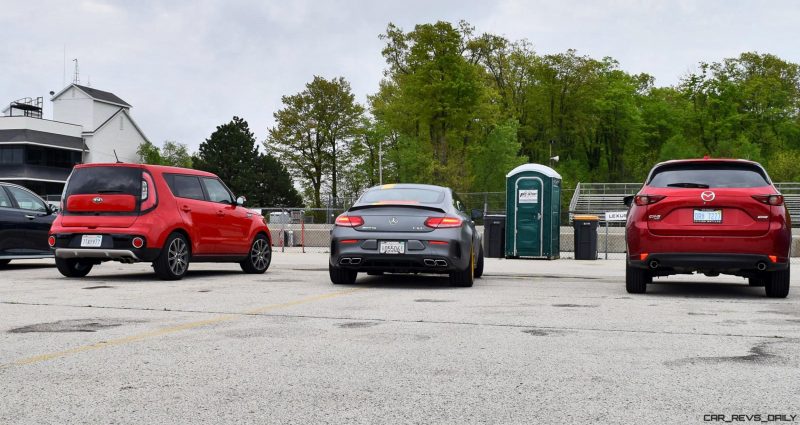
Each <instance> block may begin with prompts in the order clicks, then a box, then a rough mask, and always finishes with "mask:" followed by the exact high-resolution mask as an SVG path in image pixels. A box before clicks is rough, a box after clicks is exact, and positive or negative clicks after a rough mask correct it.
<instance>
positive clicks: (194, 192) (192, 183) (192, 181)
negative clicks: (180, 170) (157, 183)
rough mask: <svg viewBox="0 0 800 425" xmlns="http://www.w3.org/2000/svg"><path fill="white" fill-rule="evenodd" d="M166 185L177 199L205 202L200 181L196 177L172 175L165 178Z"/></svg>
mask: <svg viewBox="0 0 800 425" xmlns="http://www.w3.org/2000/svg"><path fill="white" fill-rule="evenodd" d="M167 185H168V186H169V189H170V190H171V191H172V193H173V194H174V195H175V196H177V197H178V198H186V199H195V200H198V201H203V200H205V196H204V195H203V188H202V186H200V179H199V178H198V177H196V176H182V175H180V174H172V175H169V176H167Z"/></svg>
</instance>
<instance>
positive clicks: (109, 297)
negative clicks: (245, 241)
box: [0, 253, 800, 424]
mask: <svg viewBox="0 0 800 425" xmlns="http://www.w3.org/2000/svg"><path fill="white" fill-rule="evenodd" d="M623 274H624V268H623V262H622V261H621V260H607V261H588V262H581V261H574V260H559V261H551V262H546V261H521V260H516V261H515V260H487V263H486V274H485V276H484V278H483V279H480V280H478V281H477V283H476V285H475V286H474V287H472V288H451V287H449V286H448V285H447V278H446V277H419V276H417V277H412V276H377V277H366V276H364V277H359V280H358V282H357V284H356V285H353V286H344V287H338V286H334V285H331V284H330V282H329V280H328V272H327V256H326V254H299V253H276V254H275V256H274V260H273V264H272V267H271V268H270V270H269V271H268V272H267V273H266V274H264V275H245V274H243V273H241V272H240V271H239V268H238V265H218V264H194V265H192V267H191V270H190V272H189V275H188V277H187V278H186V279H184V280H182V281H177V282H163V281H159V280H156V279H155V278H154V276H153V275H152V274H150V267H149V265H142V264H139V265H121V264H117V263H108V264H104V265H102V266H99V267H96V268H95V269H94V270H93V271H92V273H91V274H90V275H89V276H88V277H87V278H84V279H79V280H71V279H66V278H62V277H61V275H60V274H59V273H58V272H57V271H56V270H55V268H54V267H52V266H50V262H47V261H19V262H14V263H12V264H11V265H10V266H9V268H8V269H6V270H3V271H0V319H1V320H0V347H2V350H0V423H3V424H11V423H31V424H33V423H36V424H38V423H57V424H66V423H103V424H110V423H209V424H211V423H214V424H216V423H298V424H307V423H332V424H342V423H363V424H374V423H421V424H422V423H424V424H428V423H588V422H597V423H702V422H703V421H704V416H706V415H710V414H725V415H729V416H730V415H735V414H762V415H764V416H765V417H766V415H769V414H773V415H778V414H784V415H798V416H797V418H795V421H797V422H800V397H799V396H798V394H800V367H799V366H800V344H799V343H798V342H800V282H797V281H796V280H795V288H794V289H793V292H792V293H790V295H789V297H788V298H787V299H767V298H766V297H764V294H763V288H750V287H748V286H747V284H746V283H745V281H744V280H743V279H738V278H731V277H727V278H726V277H720V278H714V279H709V278H705V277H693V276H692V277H688V278H687V277H683V278H681V277H674V278H669V279H666V280H661V281H657V283H656V284H654V285H652V286H651V287H650V288H649V292H648V294H646V295H640V296H632V295H629V294H627V293H626V292H625V288H624V281H623ZM706 419H707V418H706Z"/></svg>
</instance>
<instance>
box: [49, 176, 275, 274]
mask: <svg viewBox="0 0 800 425" xmlns="http://www.w3.org/2000/svg"><path fill="white" fill-rule="evenodd" d="M244 201H245V199H244V197H239V198H234V196H233V194H232V193H231V191H230V190H229V189H228V188H227V186H225V184H224V183H223V182H222V181H221V180H220V179H219V178H218V177H217V176H215V175H214V174H211V173H206V172H203V171H197V170H189V169H185V168H176V167H163V166H154V165H139V164H122V163H117V164H84V165H77V166H75V168H74V169H73V171H72V174H70V176H69V179H68V180H67V183H66V186H65V187H64V194H63V197H62V201H61V203H62V205H61V207H62V208H61V212H60V213H59V214H58V217H57V218H56V219H55V221H54V222H53V225H52V227H51V228H50V235H49V238H48V243H49V244H50V247H51V248H52V249H53V251H54V253H55V257H56V266H57V267H58V271H60V272H61V274H63V275H64V276H67V277H83V276H86V275H87V274H88V273H89V271H90V270H91V269H92V266H94V265H96V264H100V263H101V262H104V261H120V262H123V263H134V262H142V261H144V262H152V263H153V269H154V270H155V272H156V275H158V277H159V278H161V279H164V280H177V279H181V278H182V277H183V276H184V275H185V274H186V272H187V270H188V269H189V263H190V262H192V261H195V262H236V263H239V264H240V265H241V267H242V270H244V272H245V273H264V272H265V271H266V270H267V268H269V265H270V262H271V259H272V248H271V245H272V244H271V240H270V233H269V229H268V228H267V225H266V221H265V220H264V217H262V216H261V215H260V214H258V213H256V212H253V211H251V210H248V209H246V208H244V207H243V206H242V204H243V203H244Z"/></svg>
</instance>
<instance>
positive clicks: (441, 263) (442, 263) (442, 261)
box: [436, 260, 447, 267]
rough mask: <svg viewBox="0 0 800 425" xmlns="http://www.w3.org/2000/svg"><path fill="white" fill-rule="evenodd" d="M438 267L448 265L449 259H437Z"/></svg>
mask: <svg viewBox="0 0 800 425" xmlns="http://www.w3.org/2000/svg"><path fill="white" fill-rule="evenodd" d="M436 267H447V261H445V260H436Z"/></svg>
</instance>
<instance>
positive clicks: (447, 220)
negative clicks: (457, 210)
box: [425, 216, 464, 229]
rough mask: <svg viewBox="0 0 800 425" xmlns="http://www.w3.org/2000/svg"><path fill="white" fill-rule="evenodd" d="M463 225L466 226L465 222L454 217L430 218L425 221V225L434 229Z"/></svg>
mask: <svg viewBox="0 0 800 425" xmlns="http://www.w3.org/2000/svg"><path fill="white" fill-rule="evenodd" d="M462 224H464V220H462V219H460V218H458V217H453V216H445V217H428V219H427V220H425V225H426V226H428V227H430V228H432V229H443V228H450V227H461V225H462Z"/></svg>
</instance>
